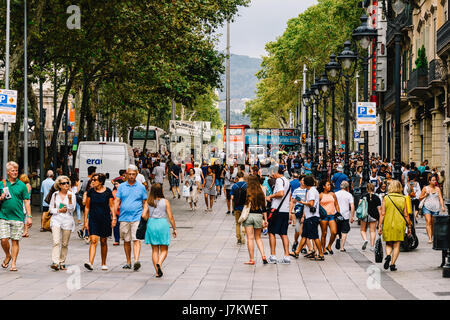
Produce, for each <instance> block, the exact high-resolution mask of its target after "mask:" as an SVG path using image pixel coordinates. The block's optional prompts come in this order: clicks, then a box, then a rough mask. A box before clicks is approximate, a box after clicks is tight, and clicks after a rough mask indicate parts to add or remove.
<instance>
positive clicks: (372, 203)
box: [360, 183, 382, 251]
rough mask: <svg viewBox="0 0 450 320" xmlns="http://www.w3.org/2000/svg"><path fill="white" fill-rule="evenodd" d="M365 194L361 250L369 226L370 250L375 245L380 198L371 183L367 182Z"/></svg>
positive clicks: (363, 248) (365, 246) (365, 240)
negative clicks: (364, 216) (365, 203)
mask: <svg viewBox="0 0 450 320" xmlns="http://www.w3.org/2000/svg"><path fill="white" fill-rule="evenodd" d="M366 190H367V194H365V195H364V197H366V200H367V210H368V212H367V217H366V218H365V219H363V220H361V228H360V231H361V237H362V238H363V240H364V243H363V245H362V248H361V249H362V250H366V248H367V244H368V243H369V241H368V240H367V227H369V231H370V246H371V249H370V250H372V251H373V250H374V246H375V238H376V236H377V234H376V232H377V222H378V220H379V219H380V213H381V200H382V198H380V197H379V196H377V195H376V194H375V193H374V192H375V186H374V185H373V184H372V183H368V184H367V187H366Z"/></svg>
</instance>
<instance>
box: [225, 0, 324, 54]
mask: <svg viewBox="0 0 450 320" xmlns="http://www.w3.org/2000/svg"><path fill="white" fill-rule="evenodd" d="M316 3H317V0H252V1H251V4H250V6H249V7H246V8H241V9H240V10H239V16H238V17H237V18H236V19H235V21H234V22H233V23H232V24H231V26H230V42H231V49H230V50H231V53H234V54H241V55H247V56H251V57H255V58H260V57H261V56H263V55H267V53H266V51H265V49H264V48H265V45H266V43H267V42H269V41H273V40H276V38H277V37H279V36H281V35H282V34H283V32H284V30H285V29H286V26H287V21H288V20H289V19H291V18H294V17H297V16H298V15H299V14H300V13H302V12H303V11H304V10H306V9H307V8H308V7H310V6H311V5H313V4H316ZM219 33H221V34H222V36H221V39H220V43H219V45H218V50H220V51H225V49H226V27H225V28H223V29H221V30H219Z"/></svg>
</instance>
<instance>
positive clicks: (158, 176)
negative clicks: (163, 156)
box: [153, 166, 165, 183]
mask: <svg viewBox="0 0 450 320" xmlns="http://www.w3.org/2000/svg"><path fill="white" fill-rule="evenodd" d="M164 172H165V170H164V168H163V167H162V166H157V167H156V168H155V169H153V174H154V175H155V183H163V181H164Z"/></svg>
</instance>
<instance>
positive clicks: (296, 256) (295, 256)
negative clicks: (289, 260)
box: [289, 252, 298, 259]
mask: <svg viewBox="0 0 450 320" xmlns="http://www.w3.org/2000/svg"><path fill="white" fill-rule="evenodd" d="M289 255H290V256H291V257H294V258H295V259H298V254H297V253H295V252H289Z"/></svg>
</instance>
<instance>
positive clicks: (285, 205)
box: [272, 177, 291, 212]
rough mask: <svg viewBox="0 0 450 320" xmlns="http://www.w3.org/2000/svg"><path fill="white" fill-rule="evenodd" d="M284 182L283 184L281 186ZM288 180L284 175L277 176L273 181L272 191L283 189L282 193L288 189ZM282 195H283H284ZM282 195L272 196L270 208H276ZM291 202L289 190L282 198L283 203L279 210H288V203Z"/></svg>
mask: <svg viewBox="0 0 450 320" xmlns="http://www.w3.org/2000/svg"><path fill="white" fill-rule="evenodd" d="M283 184H284V186H283ZM289 187H290V184H289V181H288V179H286V178H285V177H281V178H278V179H277V180H276V182H275V188H274V189H273V193H274V194H275V193H277V192H279V191H281V190H284V195H286V193H287V192H288V191H289ZM284 195H283V197H284ZM283 197H281V198H273V199H272V209H277V208H278V206H279V205H280V203H281V201H282V200H283ZM290 202H291V195H290V192H289V195H288V196H287V197H286V199H284V202H283V205H282V206H281V208H280V211H279V212H289V203H290Z"/></svg>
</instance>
